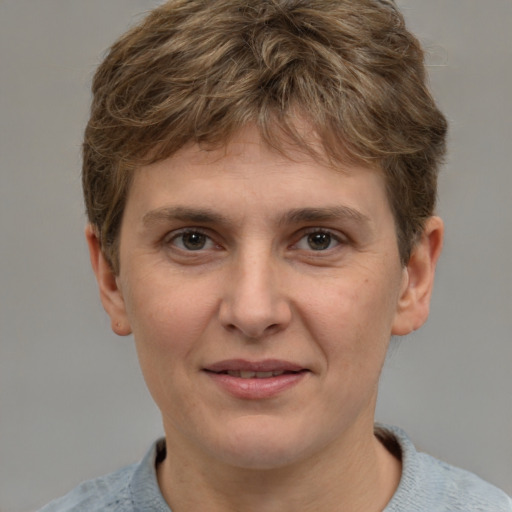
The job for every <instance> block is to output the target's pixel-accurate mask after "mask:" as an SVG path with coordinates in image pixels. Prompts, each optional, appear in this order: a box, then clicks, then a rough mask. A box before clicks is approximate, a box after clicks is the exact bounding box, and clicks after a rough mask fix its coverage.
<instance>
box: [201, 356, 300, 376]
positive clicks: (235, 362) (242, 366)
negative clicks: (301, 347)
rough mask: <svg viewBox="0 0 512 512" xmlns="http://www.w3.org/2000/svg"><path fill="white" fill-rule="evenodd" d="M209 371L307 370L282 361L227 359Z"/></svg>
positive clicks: (209, 366) (207, 367)
mask: <svg viewBox="0 0 512 512" xmlns="http://www.w3.org/2000/svg"><path fill="white" fill-rule="evenodd" d="M204 369H205V370H207V371H210V372H215V373H222V372H227V371H246V372H276V371H282V372H300V371H302V370H307V368H304V367H303V366H301V365H299V364H296V363H292V362H290V361H284V360H280V359H264V360H262V361H247V360H245V359H226V360H224V361H218V362H216V363H213V364H209V365H208V366H206V367H205V368H204Z"/></svg>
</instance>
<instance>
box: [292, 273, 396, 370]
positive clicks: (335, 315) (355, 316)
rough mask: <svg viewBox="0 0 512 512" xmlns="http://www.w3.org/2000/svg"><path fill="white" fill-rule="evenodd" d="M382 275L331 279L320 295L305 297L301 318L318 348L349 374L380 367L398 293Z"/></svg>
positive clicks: (390, 281) (320, 291)
mask: <svg viewBox="0 0 512 512" xmlns="http://www.w3.org/2000/svg"><path fill="white" fill-rule="evenodd" d="M383 276H386V274H385V273H382V272H381V273H378V275H375V274H374V275H373V276H372V277H368V274H367V273H365V274H364V275H363V276H362V277H360V278H359V277H358V276H357V275H356V276H354V275H352V276H351V277H350V278H348V277H344V276H342V277H340V276H337V277H333V278H332V279H330V280H328V281H326V282H325V283H324V286H323V287H320V288H319V289H318V290H319V293H311V292H309V293H308V294H306V292H305V291H303V292H302V293H303V296H305V297H307V299H306V300H305V301H304V302H303V307H302V311H303V318H305V321H306V323H307V324H308V325H307V326H308V329H309V330H310V332H311V333H312V336H313V338H314V339H315V340H317V341H318V343H319V346H320V349H321V350H322V351H323V352H325V355H326V357H328V358H329V359H332V358H339V360H340V364H342V365H343V366H344V367H345V366H346V367H347V370H348V371H350V372H352V371H353V370H355V371H357V369H358V368H360V367H361V366H364V365H367V364H370V365H372V366H375V365H380V364H381V360H383V359H384V357H385V353H386V350H387V345H388V342H389V339H390V337H391V327H392V323H393V318H394V312H395V308H396V300H397V292H396V290H395V289H396V285H395V283H394V279H389V278H387V277H383Z"/></svg>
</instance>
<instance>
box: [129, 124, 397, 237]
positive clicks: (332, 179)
mask: <svg viewBox="0 0 512 512" xmlns="http://www.w3.org/2000/svg"><path fill="white" fill-rule="evenodd" d="M286 149H287V151H276V150H275V149H273V148H270V147H269V146H268V144H266V143H264V142H263V141H262V140H261V137H260V136H259V133H258V131H257V129H255V128H252V127H250V128H247V129H244V130H243V131H241V132H240V133H239V134H237V136H236V137H234V138H233V139H232V140H230V141H229V143H227V144H225V145H223V146H222V147H219V148H216V149H209V150H208V149H204V148H201V147H200V146H199V145H197V144H196V145H189V146H188V147H185V148H183V149H182V150H180V151H179V152H177V153H176V154H174V155H173V156H171V157H169V158H167V159H165V160H161V161H159V162H156V163H154V164H152V165H149V166H146V167H142V168H140V169H138V170H137V171H135V174H134V179H133V181H132V185H131V188H130V192H129V195H128V199H127V203H126V208H125V215H124V219H125V220H128V222H123V224H124V226H125V227H126V225H127V224H128V225H133V226H139V228H140V229H141V230H143V229H146V228H147V227H148V226H150V225H155V224H158V223H159V224H164V223H165V222H167V221H169V220H173V221H177V220H179V221H180V222H185V223H190V224H204V223H206V224H209V225H212V224H218V225H220V224H223V225H228V224H229V225H237V226H241V225H242V224H244V225H245V226H249V225H252V226H255V225H259V227H258V229H260V228H261V227H262V226H263V224H264V223H266V224H267V225H272V226H278V225H283V224H294V225H295V224H299V223H314V222H316V221H318V222H324V221H325V222H327V221H328V220H332V221H334V220H335V219H336V221H337V222H340V221H343V222H344V223H350V224H351V225H353V226H356V225H359V226H361V227H362V226H363V225H364V226H366V227H367V228H368V229H371V230H372V231H373V230H375V231H378V230H379V229H381V228H383V227H385V224H386V223H391V224H393V218H392V215H391V212H390V207H389V204H388V200H387V196H386V188H385V183H384V179H383V176H382V173H380V172H378V171H376V170H375V169H369V168H367V167H364V166H354V165H352V166H350V165H345V166H338V167H334V166H332V165H329V164H327V163H325V162H324V161H323V160H324V159H320V161H319V160H317V159H315V158H314V157H313V156H312V155H311V154H310V153H309V152H306V151H304V150H300V149H296V148H293V147H291V146H290V147H288V148H286ZM384 231H386V232H387V231H388V230H387V229H386V230H384Z"/></svg>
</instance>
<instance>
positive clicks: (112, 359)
mask: <svg viewBox="0 0 512 512" xmlns="http://www.w3.org/2000/svg"><path fill="white" fill-rule="evenodd" d="M156 3H157V2H156V1H150V0H146V1H144V0H108V1H107V0H87V1H84V0H44V1H43V0H32V1H31V0H0V88H1V89H0V130H1V131H0V136H1V137H0V143H1V147H0V180H1V181H0V251H1V252H0V258H1V259H0V261H1V270H0V343H1V344H0V407H1V409H0V509H1V510H2V512H19V511H27V510H31V509H34V508H36V507H37V506H40V505H42V504H43V503H45V502H47V501H48V500H50V499H51V498H53V497H55V496H57V495H60V494H62V493H64V492H65V491H67V490H68V489H70V488H71V487H72V486H74V485H75V484H77V483H78V482H79V481H81V480H82V479H85V478H89V477H92V476H96V475H99V474H102V473H105V472H108V471H111V470H114V469H116V468H118V467H119V466H121V465H122V464H126V463H129V462H132V461H135V460H137V459H138V458H139V457H141V456H142V454H143V453H144V452H145V450H146V449H147V447H148V445H149V444H150V443H151V441H152V440H153V439H154V438H155V437H156V436H158V435H160V433H161V427H160V421H159V415H158V411H157V410H156V407H155V406H154V405H153V404H152V401H151V399H150V397H149V394H148V393H147V391H146V390H145V386H144V384H143V382H142V378H141V376H140V373H139V370H138V366H137V362H136V359H135V352H134V349H133V346H132V341H131V339H129V338H128V339H126V338H116V337H115V336H114V335H113V334H111V333H110V330H109V324H108V321H107V319H106V316H105V315H104V313H103V311H102V309H101V306H100V303H99V300H98V299H97V293H96V288H95V283H94V281H93V276H92V272H91V271H90V269H89V263H88V256H87V254H86V246H85V242H84V240H83V234H82V233H83V226H84V223H85V220H84V216H83V207H82V203H81V191H80V177H79V169H80V157H79V146H80V138H81V132H82V129H83V126H84V123H85V121H86V118H87V110H88V103H89V92H88V87H89V82H90V78H91V75H92V73H93V70H94V68H95V66H96V65H97V63H98V62H99V56H100V55H101V54H102V52H103V51H104V49H105V48H106V47H107V46H108V45H109V44H111V43H112V42H113V40H114V38H115V37H116V36H117V35H119V34H121V33H122V32H123V31H124V30H125V28H126V27H127V26H128V25H129V24H131V23H133V22H134V21H136V20H137V19H138V14H139V13H141V12H143V11H144V10H146V9H148V8H150V7H151V6H153V5H155V4H156ZM399 3H400V5H401V6H402V7H403V9H404V12H405V15H406V17H407V19H408V20H409V22H410V27H411V28H412V29H413V30H414V31H415V32H416V33H417V34H418V35H419V37H420V39H421V40H422V41H423V43H424V44H425V45H426V46H427V48H428V50H429V64H430V73H431V82H432V87H433V90H434V95H435V96H436V98H437V99H438V101H439V103H440V105H441V107H442V108H443V109H444V111H445V112H446V114H447V116H448V118H449V119H450V121H451V134H450V157H449V160H448V163H447V165H446V167H445V169H444V171H443V174H442V178H441V190H440V207H439V210H440V213H441V214H442V216H443V217H444V219H445V222H446V228H447V239H446V245H445V251H444V254H443V257H442V260H441V262H440V266H439V271H438V280H437V285H436V289H435V293H434V299H433V308H432V313H431V318H430V320H429V322H428V323H427V325H426V326H425V327H424V328H423V329H422V330H421V331H420V332H418V333H416V334H415V335H413V336H410V337H409V338H407V339H404V340H401V341H400V342H398V343H397V344H396V345H395V347H394V349H393V350H392V353H391V354H390V357H389V361H388V364H387V367H386V369H385V371H384V375H383V380H382V391H381V397H380V402H379V406H378V415H377V416H378V419H379V420H381V421H384V422H389V423H395V424H398V425H401V426H403V427H404V428H405V429H406V430H407V431H408V432H409V434H410V435H411V436H412V437H413V439H414V440H415V442H416V443H417V444H418V445H419V446H420V447H421V448H422V449H424V450H426V451H429V452H431V453H433V454H434V455H436V456H438V457H440V458H443V459H445V460H447V461H449V462H451V463H453V464H456V465H460V466H463V467H465V468H467V469H470V470H472V471H474V472H476V473H478V474H479V475H481V476H482V477H484V478H486V479H488V480H490V481H491V482H493V483H495V484H497V485H498V486H500V487H502V488H504V489H505V490H506V491H507V492H508V493H512V392H511V391H512V390H511V388H512V376H511V362H512V339H511V338H512V335H511V333H512V263H511V254H512V201H511V191H512V172H511V169H510V167H511V163H510V162H511V158H510V147H511V145H512V139H511V136H512V129H511V128H512V121H511V119H512V100H511V91H512V1H511V0H489V1H487V2H482V1H481V0H428V1H427V0H403V1H401V2H399Z"/></svg>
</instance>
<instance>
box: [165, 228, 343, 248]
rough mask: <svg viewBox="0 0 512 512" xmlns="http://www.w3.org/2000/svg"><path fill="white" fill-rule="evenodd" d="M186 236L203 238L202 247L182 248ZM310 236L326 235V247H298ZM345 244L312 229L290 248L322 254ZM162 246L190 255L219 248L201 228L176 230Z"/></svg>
mask: <svg viewBox="0 0 512 512" xmlns="http://www.w3.org/2000/svg"><path fill="white" fill-rule="evenodd" d="M186 235H200V236H201V237H204V244H203V246H201V247H198V248H196V249H191V248H190V247H188V248H187V247H185V246H184V245H185V244H184V243H183V239H184V237H185V236H186ZM311 235H327V236H328V237H329V239H328V247H326V248H318V249H314V248H312V247H311V246H310V247H302V248H301V247H299V244H300V243H301V242H302V241H303V240H306V243H307V244H309V243H310V242H311V240H308V237H310V236H311ZM180 239H181V241H182V243H181V244H180V245H181V246H180V245H178V244H177V243H176V241H177V240H180ZM333 242H335V245H334V247H332V243H333ZM346 243H347V239H346V237H344V236H340V235H339V234H336V233H335V232H333V231H332V230H329V229H324V228H316V227H314V228H308V229H307V230H304V231H302V233H301V234H300V237H299V238H298V240H297V241H296V242H295V243H294V244H292V245H291V248H292V249H295V250H301V251H311V252H313V253H317V254H318V253H322V252H330V251H332V250H333V249H335V248H336V247H338V246H339V245H344V244H346ZM164 244H165V245H171V246H173V247H174V248H177V249H178V250H180V251H183V252H190V253H194V252H197V253H200V252H202V251H204V250H209V249H212V248H214V247H213V246H215V247H217V248H219V247H220V246H219V245H217V244H216V243H215V242H214V240H213V239H212V237H211V236H210V235H209V234H208V233H207V232H206V231H205V230H203V229H201V228H184V229H181V230H178V231H176V232H172V233H170V234H169V235H168V236H166V237H165V238H164ZM205 246H207V247H205Z"/></svg>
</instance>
